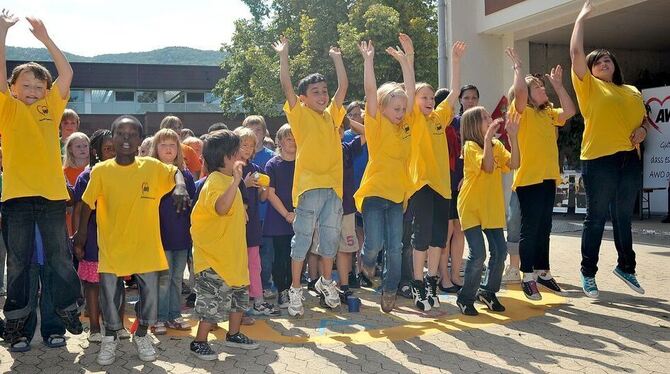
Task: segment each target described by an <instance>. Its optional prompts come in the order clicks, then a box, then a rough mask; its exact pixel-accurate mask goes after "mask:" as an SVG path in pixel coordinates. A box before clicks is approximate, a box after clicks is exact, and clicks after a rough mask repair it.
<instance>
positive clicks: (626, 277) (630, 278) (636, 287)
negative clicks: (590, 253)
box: [612, 266, 644, 295]
mask: <svg viewBox="0 0 670 374" xmlns="http://www.w3.org/2000/svg"><path fill="white" fill-rule="evenodd" d="M612 272H613V273H614V275H616V276H617V277H619V278H621V280H622V281H624V283H626V284H627V285H628V287H630V288H632V289H633V291H635V292H637V293H639V294H643V295H644V288H642V286H640V283H638V282H637V278H636V277H635V274H630V273H624V272H623V270H621V269H619V267H618V266H617V267H615V268H614V271H612Z"/></svg>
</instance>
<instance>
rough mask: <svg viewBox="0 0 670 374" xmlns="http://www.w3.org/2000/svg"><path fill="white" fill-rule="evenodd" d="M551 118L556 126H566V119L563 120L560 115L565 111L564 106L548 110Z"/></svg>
mask: <svg viewBox="0 0 670 374" xmlns="http://www.w3.org/2000/svg"><path fill="white" fill-rule="evenodd" d="M548 113H549V118H551V121H552V122H553V124H554V126H559V127H563V126H565V120H563V121H561V120H560V119H559V116H560V115H561V113H563V108H551V109H549V110H548Z"/></svg>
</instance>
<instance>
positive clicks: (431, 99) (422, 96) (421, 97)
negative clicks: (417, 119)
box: [415, 87, 435, 116]
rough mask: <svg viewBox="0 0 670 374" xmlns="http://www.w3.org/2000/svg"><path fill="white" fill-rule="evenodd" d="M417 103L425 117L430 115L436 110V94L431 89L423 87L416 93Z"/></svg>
mask: <svg viewBox="0 0 670 374" xmlns="http://www.w3.org/2000/svg"><path fill="white" fill-rule="evenodd" d="M415 100H416V103H417V104H418V105H419V108H420V109H421V113H423V115H424V116H427V115H429V114H430V113H431V112H432V111H433V110H434V109H435V93H434V92H433V90H431V89H430V88H429V87H423V88H422V89H420V90H419V91H418V92H417V93H416V99H415Z"/></svg>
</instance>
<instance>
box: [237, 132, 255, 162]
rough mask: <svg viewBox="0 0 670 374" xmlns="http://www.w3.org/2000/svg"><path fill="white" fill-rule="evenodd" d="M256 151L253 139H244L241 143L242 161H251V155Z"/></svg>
mask: <svg viewBox="0 0 670 374" xmlns="http://www.w3.org/2000/svg"><path fill="white" fill-rule="evenodd" d="M255 149H256V142H255V141H254V140H253V139H248V138H246V139H244V140H242V141H241V142H240V159H241V160H242V161H245V162H246V161H249V159H250V158H251V155H252V154H253V153H254V150H255Z"/></svg>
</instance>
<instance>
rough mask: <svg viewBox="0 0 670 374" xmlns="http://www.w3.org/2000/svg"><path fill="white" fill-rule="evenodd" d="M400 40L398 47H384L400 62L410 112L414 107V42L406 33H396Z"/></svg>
mask: <svg viewBox="0 0 670 374" xmlns="http://www.w3.org/2000/svg"><path fill="white" fill-rule="evenodd" d="M398 41H400V46H401V47H402V50H401V49H400V48H396V49H393V48H391V47H389V48H386V52H387V53H389V54H390V55H391V56H393V58H395V59H396V60H397V61H398V62H399V63H400V68H401V69H402V79H403V81H404V84H405V92H406V93H407V112H408V113H409V112H411V111H412V108H413V107H414V95H415V94H416V77H415V76H414V44H413V43H412V39H411V38H410V37H409V36H407V34H402V33H401V34H400V35H398Z"/></svg>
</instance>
